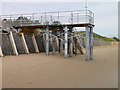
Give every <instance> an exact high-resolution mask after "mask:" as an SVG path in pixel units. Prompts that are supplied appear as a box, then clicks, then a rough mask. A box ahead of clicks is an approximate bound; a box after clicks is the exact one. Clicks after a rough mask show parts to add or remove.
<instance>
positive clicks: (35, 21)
mask: <svg viewBox="0 0 120 90" xmlns="http://www.w3.org/2000/svg"><path fill="white" fill-rule="evenodd" d="M0 18H1V22H2V21H3V20H4V19H6V20H7V24H8V25H9V26H31V25H59V24H83V23H90V24H94V13H93V12H91V11H90V10H87V11H86V10H75V11H61V12H45V13H40V14H37V13H29V14H14V15H1V16H0ZM3 26H4V25H3Z"/></svg>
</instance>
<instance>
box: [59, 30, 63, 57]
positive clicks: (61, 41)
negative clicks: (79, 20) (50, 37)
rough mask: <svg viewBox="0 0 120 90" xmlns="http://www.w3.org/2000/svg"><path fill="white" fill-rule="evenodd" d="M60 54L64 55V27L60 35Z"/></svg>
mask: <svg viewBox="0 0 120 90" xmlns="http://www.w3.org/2000/svg"><path fill="white" fill-rule="evenodd" d="M60 55H63V29H62V30H61V35H60Z"/></svg>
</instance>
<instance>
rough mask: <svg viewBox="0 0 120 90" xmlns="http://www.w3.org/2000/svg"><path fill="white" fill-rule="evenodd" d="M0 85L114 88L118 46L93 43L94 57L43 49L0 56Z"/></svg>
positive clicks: (7, 86)
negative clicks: (92, 58)
mask: <svg viewBox="0 0 120 90" xmlns="http://www.w3.org/2000/svg"><path fill="white" fill-rule="evenodd" d="M2 65H3V68H2V75H3V76H2V79H3V83H2V86H3V88H117V87H118V47H117V46H116V45H113V46H97V47H94V60H92V61H88V62H86V61H85V55H80V54H78V55H77V56H75V55H74V56H73V57H72V58H70V57H69V58H68V59H65V58H64V56H60V55H59V54H56V55H54V56H53V55H52V54H50V56H46V55H45V53H40V54H29V55H26V54H24V55H19V56H6V57H3V59H2Z"/></svg>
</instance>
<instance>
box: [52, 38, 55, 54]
mask: <svg viewBox="0 0 120 90" xmlns="http://www.w3.org/2000/svg"><path fill="white" fill-rule="evenodd" d="M52 46H53V55H55V37H54V36H52Z"/></svg>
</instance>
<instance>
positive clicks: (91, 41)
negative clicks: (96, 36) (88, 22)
mask: <svg viewBox="0 0 120 90" xmlns="http://www.w3.org/2000/svg"><path fill="white" fill-rule="evenodd" d="M90 60H93V27H91V28H90Z"/></svg>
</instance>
